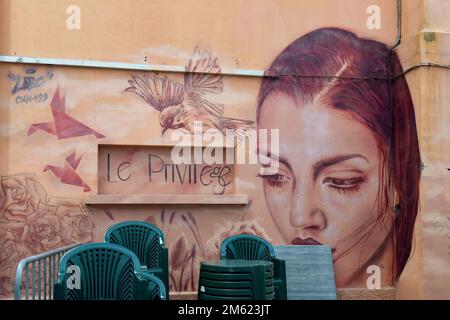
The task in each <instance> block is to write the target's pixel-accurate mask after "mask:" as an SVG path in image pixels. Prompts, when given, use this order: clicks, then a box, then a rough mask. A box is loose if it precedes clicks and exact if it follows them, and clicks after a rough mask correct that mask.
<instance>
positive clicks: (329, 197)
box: [322, 184, 376, 231]
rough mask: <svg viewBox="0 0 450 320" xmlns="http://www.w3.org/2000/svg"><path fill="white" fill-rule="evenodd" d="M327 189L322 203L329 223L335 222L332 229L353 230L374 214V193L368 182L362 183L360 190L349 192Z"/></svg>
mask: <svg viewBox="0 0 450 320" xmlns="http://www.w3.org/2000/svg"><path fill="white" fill-rule="evenodd" d="M327 189H328V190H326V189H325V191H324V193H323V196H322V203H323V208H324V211H325V212H326V213H327V217H328V221H329V224H330V225H331V224H335V226H334V228H333V229H336V230H337V231H344V230H347V229H351V230H354V229H355V228H358V227H359V226H361V225H362V224H364V223H367V222H368V221H369V220H371V219H372V217H373V216H374V214H376V205H375V204H376V193H374V192H373V190H372V189H373V188H372V187H371V185H370V184H366V185H362V186H361V187H360V190H358V191H356V192H351V193H342V192H341V193H339V192H338V191H335V190H330V189H329V188H327Z"/></svg>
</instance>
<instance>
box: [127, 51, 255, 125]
mask: <svg viewBox="0 0 450 320" xmlns="http://www.w3.org/2000/svg"><path fill="white" fill-rule="evenodd" d="M185 71H186V73H185V74H184V83H183V84H180V83H177V82H175V81H172V80H170V79H169V78H168V77H167V76H165V77H160V76H158V75H155V74H153V75H151V76H148V75H144V76H143V77H139V76H136V75H133V76H132V79H131V80H129V81H128V83H129V84H130V87H128V88H127V89H125V90H126V91H129V92H133V93H135V94H137V95H138V96H140V97H141V98H142V99H143V100H144V101H145V102H147V103H148V104H149V105H150V106H151V107H153V108H154V109H156V110H158V111H159V112H160V114H159V124H160V125H161V128H162V133H163V134H164V132H165V131H166V130H168V129H179V128H184V129H186V130H187V131H189V132H193V125H194V123H193V122H194V121H201V122H202V128H203V129H204V130H207V129H209V128H217V129H219V130H220V131H221V132H222V133H224V134H225V130H226V129H241V130H243V131H245V130H247V129H250V128H252V127H253V124H254V122H253V121H250V120H242V119H236V118H229V117H224V116H223V111H224V107H223V105H222V104H215V103H212V102H210V101H208V100H207V99H206V97H205V96H206V95H207V94H220V93H222V91H223V81H222V75H221V74H220V72H221V69H220V66H219V64H218V62H217V57H216V58H213V57H212V56H211V54H210V53H208V52H203V53H201V52H200V50H199V49H198V47H196V48H195V50H194V54H193V56H192V58H191V59H190V60H189V64H188V65H187V66H186V68H185Z"/></svg>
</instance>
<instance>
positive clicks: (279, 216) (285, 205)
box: [264, 183, 293, 242]
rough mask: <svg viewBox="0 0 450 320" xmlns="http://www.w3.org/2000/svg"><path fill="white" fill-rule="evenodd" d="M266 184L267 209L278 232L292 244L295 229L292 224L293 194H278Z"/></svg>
mask: <svg viewBox="0 0 450 320" xmlns="http://www.w3.org/2000/svg"><path fill="white" fill-rule="evenodd" d="M276 190H277V189H276V188H273V187H271V186H269V185H268V183H264V193H265V198H266V204H267V209H268V210H269V212H270V214H271V215H272V219H273V221H274V222H275V225H276V226H277V228H278V230H279V231H280V233H281V235H282V236H283V238H284V239H285V240H286V241H287V242H290V241H291V240H292V235H291V234H292V233H293V227H292V226H291V223H290V218H289V217H290V208H291V200H292V199H291V194H290V193H289V192H278V191H276Z"/></svg>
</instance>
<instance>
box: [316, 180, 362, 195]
mask: <svg viewBox="0 0 450 320" xmlns="http://www.w3.org/2000/svg"><path fill="white" fill-rule="evenodd" d="M365 181H366V178H365V177H354V178H331V177H327V178H325V179H324V181H323V183H324V184H325V185H328V187H330V188H332V189H333V190H335V191H337V192H339V193H349V192H356V191H358V190H359V188H360V187H361V184H363V183H364V182H365Z"/></svg>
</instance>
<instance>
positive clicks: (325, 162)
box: [313, 153, 369, 180]
mask: <svg viewBox="0 0 450 320" xmlns="http://www.w3.org/2000/svg"><path fill="white" fill-rule="evenodd" d="M353 158H361V159H364V160H366V161H367V162H369V160H367V158H366V157H364V156H363V155H362V154H359V153H353V154H341V155H338V156H335V157H331V158H326V159H322V160H320V161H318V162H316V163H315V164H314V166H313V172H314V180H315V179H317V177H318V176H319V174H320V172H321V171H322V170H323V169H324V168H326V167H329V166H332V165H335V164H337V163H339V162H343V161H346V160H349V159H353Z"/></svg>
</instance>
